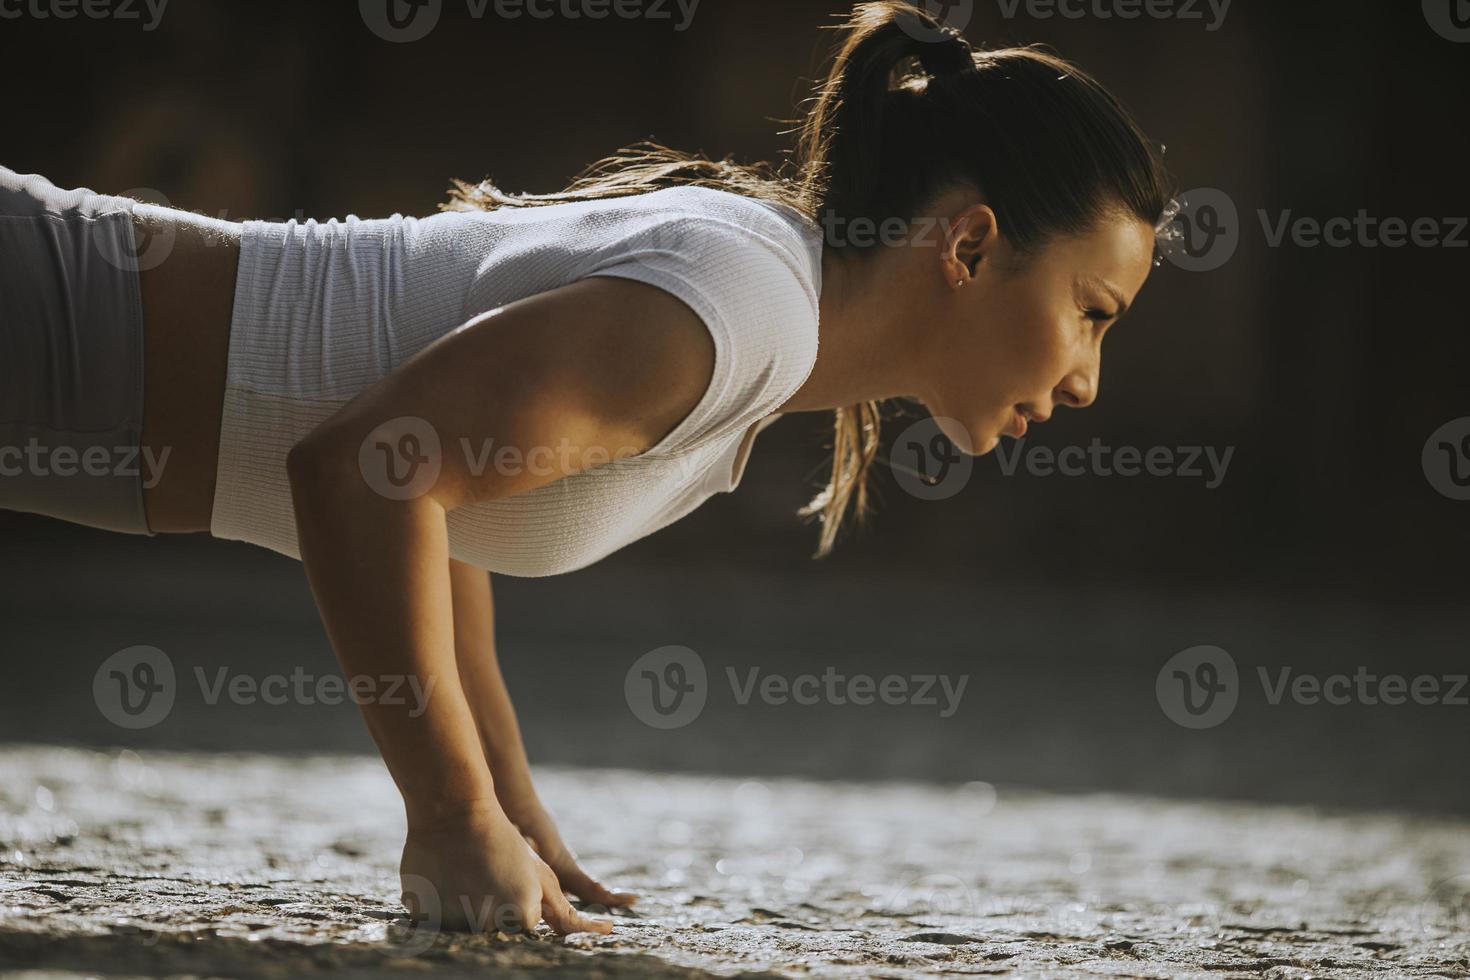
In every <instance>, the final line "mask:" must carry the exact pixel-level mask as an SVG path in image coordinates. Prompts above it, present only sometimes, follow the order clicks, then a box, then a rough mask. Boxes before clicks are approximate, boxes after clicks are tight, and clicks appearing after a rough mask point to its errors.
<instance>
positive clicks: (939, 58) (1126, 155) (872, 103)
mask: <svg viewBox="0 0 1470 980" xmlns="http://www.w3.org/2000/svg"><path fill="white" fill-rule="evenodd" d="M836 30H837V32H838V39H837V42H836V44H835V46H834V52H833V55H832V60H831V65H830V67H829V69H828V71H827V72H826V74H825V76H824V77H823V78H822V80H821V81H820V82H818V83H817V86H816V92H815V96H814V99H813V101H812V104H811V106H810V108H809V110H808V112H807V115H806V118H805V120H804V121H803V122H802V124H801V126H800V129H799V135H798V139H797V143H796V146H795V149H794V152H793V153H792V156H791V158H790V159H789V160H788V161H787V162H786V163H785V164H784V165H783V166H782V167H780V168H779V169H778V168H772V167H770V166H768V165H766V164H754V165H743V164H736V163H733V162H731V161H730V160H728V159H725V160H720V161H713V160H707V159H704V158H702V157H697V156H692V155H689V154H684V153H679V152H677V151H674V150H670V149H668V148H667V147H663V146H660V145H658V144H653V143H643V144H638V145H636V146H633V147H629V148H627V149H624V150H622V151H620V152H619V153H617V154H614V155H613V156H610V157H608V158H606V159H604V160H601V161H599V162H598V163H596V164H594V165H593V166H592V167H591V168H589V169H588V170H587V171H586V172H584V173H583V174H582V175H581V176H579V177H578V178H577V180H576V181H574V182H573V183H572V184H571V186H569V187H568V188H567V189H566V190H564V191H561V192H560V193H556V194H537V195H527V194H521V195H513V194H506V193H504V192H502V191H500V190H499V189H497V188H496V187H495V186H494V185H493V184H491V183H490V182H489V181H483V182H481V183H480V184H478V185H469V184H466V183H464V182H462V181H455V186H454V188H453V189H452V190H451V200H450V202H449V203H448V204H446V205H445V207H446V208H450V209H459V210H465V209H471V208H483V209H486V210H491V209H494V208H498V207H529V206H535V205H542V204H559V203H563V202H566V201H575V200H587V199H600V198H609V197H620V196H625V195H628V194H640V193H645V192H648V191H653V190H659V189H661V188H664V187H670V186H675V185H679V184H695V185H699V186H705V187H713V188H716V189H718V190H725V191H730V192H732V193H736V194H743V195H746V196H749V197H756V198H761V199H764V200H768V201H774V202H777V203H781V204H788V205H791V206H792V207H795V208H797V209H798V210H800V211H802V212H803V213H805V214H806V215H807V216H808V217H810V218H811V219H813V220H814V221H819V222H822V223H823V224H824V227H828V228H831V227H834V226H835V227H847V226H850V223H852V222H854V221H858V220H864V221H867V222H871V224H870V225H869V227H876V226H878V225H880V224H881V223H882V222H884V221H886V220H888V219H892V218H898V219H903V220H909V219H913V218H915V217H917V216H918V215H919V213H920V209H921V208H923V207H924V206H925V205H926V204H928V203H930V202H931V201H932V200H934V199H935V198H936V197H938V196H939V195H940V194H942V193H943V192H944V191H946V190H948V189H949V188H951V187H953V186H956V185H969V186H973V187H975V188H976V189H977V190H979V191H981V192H982V193H984V194H985V195H986V200H987V203H989V205H990V206H991V208H992V209H993V210H994V211H995V213H996V218H997V221H998V223H999V225H1000V228H1001V230H1002V233H1003V234H1004V235H1005V236H1006V238H1007V241H1008V242H1009V243H1010V244H1011V245H1012V247H1013V248H1015V249H1016V251H1017V252H1018V253H1019V254H1021V255H1022V256H1023V257H1024V256H1025V255H1027V254H1031V253H1034V252H1035V251H1036V250H1037V249H1039V248H1041V247H1043V246H1044V245H1045V244H1046V243H1047V242H1048V241H1051V240H1053V239H1055V238H1058V237H1062V236H1066V235H1070V234H1079V233H1084V232H1086V231H1088V230H1090V229H1091V228H1093V227H1094V226H1096V224H1097V223H1098V222H1099V221H1100V220H1101V219H1103V218H1104V217H1106V216H1108V215H1109V214H1115V213H1116V214H1121V215H1125V216H1129V217H1134V218H1137V219H1139V220H1142V221H1146V222H1148V223H1149V224H1150V225H1154V224H1156V223H1157V222H1158V221H1159V219H1160V217H1161V216H1162V214H1163V212H1164V209H1165V207H1166V205H1167V204H1168V201H1169V199H1170V197H1171V188H1170V186H1169V183H1168V179H1167V175H1166V174H1165V172H1164V169H1163V167H1162V165H1161V163H1160V161H1159V158H1158V156H1157V154H1156V153H1155V152H1154V150H1153V149H1152V146H1151V145H1150V144H1149V142H1148V141H1147V140H1146V139H1145V138H1144V136H1143V134H1142V133H1141V132H1140V131H1139V128H1138V126H1137V125H1136V124H1135V123H1134V121H1133V119H1132V118H1131V117H1130V116H1129V115H1128V113H1127V111H1126V110H1125V109H1124V108H1123V107H1122V106H1121V105H1119V104H1118V102H1117V100H1115V99H1114V98H1113V97H1112V96H1111V95H1110V94H1109V93H1108V92H1107V91H1106V90H1105V89H1104V88H1103V87H1102V86H1101V85H1099V84H1098V83H1097V82H1096V81H1094V80H1093V79H1092V78H1091V77H1089V76H1088V75H1087V74H1085V73H1084V72H1082V71H1081V70H1080V69H1078V68H1076V67H1075V66H1073V65H1071V64H1069V63H1068V62H1066V61H1064V60H1062V59H1061V58H1059V57H1057V56H1055V55H1053V54H1050V53H1047V52H1044V51H1042V50H1039V49H1036V48H1006V49H1000V50H994V51H986V50H974V49H972V48H971V47H970V45H969V44H968V43H967V42H966V41H965V39H964V38H963V37H962V36H960V35H959V33H958V32H956V31H954V30H953V29H951V28H949V27H946V26H945V25H944V24H943V23H941V22H939V21H938V20H936V19H935V18H934V17H932V16H930V15H929V14H928V13H927V12H925V11H923V10H921V9H920V8H918V7H916V6H913V5H911V4H909V3H905V2H901V0H876V2H871V3H862V4H859V5H858V6H857V7H855V8H854V9H853V11H852V14H851V15H850V16H849V17H847V18H846V19H845V20H844V21H843V23H841V24H840V25H838V26H837V27H836ZM859 241H862V242H863V243H864V244H863V245H859V244H855V243H857V242H859ZM871 241H872V239H870V238H862V239H860V238H859V236H856V235H854V236H848V235H842V236H839V238H838V239H837V240H834V239H832V238H829V239H828V241H827V243H826V247H827V250H828V251H829V252H835V253H837V255H838V257H839V258H841V259H844V260H854V261H861V260H862V259H863V257H864V255H865V253H867V252H868V251H869V250H870V249H871V248H872V247H873V246H872V244H870V243H871ZM881 422H882V406H881V405H880V404H879V403H878V402H864V403H861V404H858V405H853V406H849V407H846V408H840V409H838V410H837V411H836V418H835V426H834V430H833V444H832V454H833V458H832V470H831V476H830V478H829V480H828V483H827V486H826V487H825V488H824V489H823V490H822V491H821V492H820V493H818V494H817V495H816V497H814V498H813V499H812V501H811V502H810V503H808V504H807V505H806V506H805V507H803V508H802V509H801V511H800V512H799V513H800V514H801V515H802V516H803V517H808V518H810V517H816V518H819V519H820V521H821V524H822V530H821V535H820V539H819V543H818V548H817V556H818V557H821V556H824V555H826V554H828V553H830V552H831V550H832V547H833V545H834V544H835V542H836V539H837V532H838V530H839V528H840V525H841V523H842V520H843V518H844V515H847V514H849V513H851V515H852V516H853V518H854V519H855V520H856V521H858V522H861V521H862V520H863V519H864V518H865V517H866V515H867V513H868V509H869V501H868V492H867V477H868V474H869V472H870V469H871V467H872V465H873V463H874V461H875V460H876V458H877V455H878V448H879V435H880V431H879V430H880V427H881Z"/></svg>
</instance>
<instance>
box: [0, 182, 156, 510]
mask: <svg viewBox="0 0 1470 980" xmlns="http://www.w3.org/2000/svg"><path fill="white" fill-rule="evenodd" d="M136 205H137V202H136V201H133V200H131V199H129V198H123V197H108V196H104V195H99V194H93V193H92V192H91V191H88V190H86V189H79V190H62V189H60V188H58V187H55V186H54V185H52V184H51V183H50V182H49V181H47V180H46V179H45V178H43V177H39V176H37V175H35V174H18V173H15V172H14V171H11V170H7V169H5V168H4V167H0V509H3V510H16V511H26V512H29V513H35V514H46V515H49V516H52V517H58V518H61V519H63V520H67V521H71V522H73V523H76V524H85V525H88V526H90V527H98V528H104V529H106V530H110V531H122V532H125V533H129V534H151V533H152V532H150V531H149V530H148V522H147V519H146V516H145V514H144V510H143V484H144V480H145V479H156V477H157V474H156V473H153V472H151V467H150V464H149V462H148V460H147V458H146V457H144V456H143V454H142V453H141V451H140V437H141V434H142V428H143V307H142V302H141V300H140V298H139V291H138V271H137V270H138V260H137V258H136V254H137V253H136V243H135V242H134V239H133V221H132V211H133V208H134V207H135V206H136Z"/></svg>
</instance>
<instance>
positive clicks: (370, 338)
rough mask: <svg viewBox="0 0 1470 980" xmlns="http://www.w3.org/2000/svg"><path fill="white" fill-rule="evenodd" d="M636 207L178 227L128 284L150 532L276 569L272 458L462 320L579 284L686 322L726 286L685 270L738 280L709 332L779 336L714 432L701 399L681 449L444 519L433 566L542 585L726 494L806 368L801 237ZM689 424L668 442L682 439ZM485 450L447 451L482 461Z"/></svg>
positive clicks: (774, 225) (694, 204)
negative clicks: (203, 536) (631, 297)
mask: <svg viewBox="0 0 1470 980" xmlns="http://www.w3.org/2000/svg"><path fill="white" fill-rule="evenodd" d="M691 191H692V193H691ZM640 197H642V198H644V199H645V200H644V201H641V202H640V201H638V200H636V199H631V198H629V199H622V200H621V201H609V202H584V203H579V204H576V205H559V206H554V207H540V208H529V209H515V210H508V211H497V212H494V213H492V214H486V213H483V212H472V213H448V214H440V215H435V216H433V217H431V218H425V219H415V218H403V217H401V216H397V215H395V216H394V217H393V218H390V219H378V220H371V221H361V220H358V219H356V218H348V219H347V220H346V221H342V222H338V221H335V220H334V221H330V222H325V223H317V222H305V223H297V222H285V223H264V222H247V223H245V224H244V225H234V226H230V227H229V228H228V229H224V230H223V231H221V230H220V229H212V230H209V231H204V232H202V231H198V230H195V229H179V230H177V233H176V234H177V237H176V240H175V241H174V243H173V251H172V253H171V255H170V258H169V260H168V261H165V262H163V263H162V264H160V265H158V266H157V267H156V268H154V269H151V270H149V271H147V272H145V273H144V282H143V296H144V308H145V321H146V323H147V330H148V345H149V355H150V356H149V358H148V359H147V360H148V363H149V364H150V365H151V366H150V368H149V370H148V383H147V389H148V398H147V408H148V409H149V410H148V411H145V434H144V438H145V443H148V444H149V445H151V446H153V447H154V448H155V450H156V451H162V450H163V449H164V448H169V449H170V450H171V455H170V457H169V460H170V463H169V465H167V466H165V467H164V473H165V476H164V478H163V479H161V480H160V481H159V482H158V484H157V485H156V486H155V487H153V488H151V489H149V490H146V491H145V494H146V495H147V496H146V500H147V503H148V507H149V514H150V521H151V522H152V524H153V526H154V530H160V531H164V530H210V531H211V532H213V533H214V534H215V535H216V536H219V537H225V538H233V539H239V540H248V541H252V542H253V543H257V544H261V545H263V546H265V547H269V548H272V549H273V550H276V551H279V552H282V553H284V554H290V555H294V554H295V553H296V551H295V531H294V520H293V519H292V515H291V512H290V506H289V492H288V488H287V487H286V486H285V483H284V469H283V465H282V463H283V459H284V453H285V452H286V451H287V450H288V449H289V448H290V445H292V444H294V442H295V441H296V440H298V439H299V438H300V437H301V436H302V435H304V434H305V433H306V432H308V431H310V429H311V428H312V427H314V426H315V425H316V424H318V423H319V422H320V421H322V420H324V419H325V418H326V417H328V416H329V415H330V414H332V413H333V412H334V411H335V410H336V409H337V408H338V407H340V405H341V404H344V403H345V402H346V401H347V400H348V399H350V398H351V397H353V396H354V395H355V394H356V393H357V392H359V391H361V390H362V389H363V388H364V387H366V386H368V385H370V384H372V383H373V382H374V381H376V380H377V379H378V378H381V377H383V376H384V375H386V374H387V373H388V372H390V371H392V370H393V369H394V368H395V367H396V366H398V365H399V364H401V363H403V361H405V360H406V359H408V358H409V357H411V356H413V354H414V353H416V352H417V351H418V350H421V349H422V348H423V347H424V346H427V345H428V344H429V343H432V342H433V341H434V340H436V339H438V338H439V337H441V336H443V335H444V334H445V333H447V332H448V331H450V330H452V329H454V328H455V327H457V326H459V325H460V324H461V323H463V322H464V321H465V320H467V319H469V318H471V317H473V316H474V315H477V314H478V313H480V312H484V311H486V310H489V309H494V308H496V307H498V306H502V305H505V304H507V303H509V302H513V301H515V300H516V299H519V298H522V297H524V296H529V295H533V294H535V293H538V292H541V291H544V290H547V289H553V288H556V287H558V286H560V285H564V284H566V283H567V282H570V281H574V280H575V279H578V278H581V277H583V276H585V275H588V274H613V275H620V274H621V275H629V276H630V277H632V278H641V279H643V280H644V281H652V282H654V284H656V285H664V286H666V287H667V288H678V289H682V290H685V291H686V292H687V291H688V290H690V289H691V288H692V289H693V292H694V294H695V295H693V296H686V297H685V298H686V301H688V302H690V303H691V305H695V304H696V303H703V302H705V301H706V293H709V294H712V295H721V294H720V290H721V289H728V288H729V287H728V286H723V285H720V284H719V283H717V282H715V281H714V279H712V278H711V276H712V275H713V274H712V273H709V272H705V271H702V270H695V269H694V267H693V266H692V265H691V264H690V263H695V262H707V263H708V264H709V266H710V268H711V269H716V268H729V267H730V266H731V265H732V264H733V265H736V266H739V265H741V263H745V264H746V266H747V268H748V269H749V270H752V272H751V275H752V276H753V278H754V281H752V282H751V283H750V284H749V288H742V289H740V290H739V291H738V292H729V293H726V294H724V295H723V298H721V299H720V300H719V301H718V302H715V305H718V306H721V307H722V311H721V312H720V313H707V314H706V319H709V318H710V317H711V316H716V315H723V312H724V310H725V309H730V310H731V312H730V315H731V316H737V314H735V313H734V312H733V308H734V307H736V306H739V307H740V312H739V314H738V318H739V319H741V320H742V324H741V329H746V327H745V325H744V323H743V321H745V320H751V321H756V325H755V326H752V327H750V328H749V329H751V330H755V329H760V330H764V331H766V332H767V334H770V333H771V331H772V330H773V328H772V326H771V325H770V324H771V321H773V320H776V319H782V320H790V321H792V322H791V324H790V330H789V331H786V330H785V329H782V330H780V331H777V332H776V333H775V334H774V336H775V338H776V339H775V342H774V346H775V347H777V348H780V349H779V350H777V351H775V353H773V354H772V353H769V352H765V351H764V348H763V347H762V348H761V352H760V356H762V357H765V358H766V359H767V360H768V361H769V363H760V364H757V363H755V362H754V360H753V357H754V355H753V354H747V353H744V352H743V350H742V349H739V348H735V347H732V348H731V350H732V353H730V354H729V355H728V356H727V357H726V359H725V360H726V361H727V362H728V363H726V364H724V365H723V368H724V374H725V375H726V376H727V377H726V378H725V380H726V382H727V385H726V387H727V388H730V389H731V390H730V391H729V392H727V393H726V401H730V402H731V405H730V406H727V410H726V415H727V416H728V417H724V418H721V419H716V418H715V417H714V415H713V414H711V413H712V412H713V410H714V409H717V408H719V406H718V405H717V404H716V403H717V401H718V399H716V397H715V395H716V394H717V393H716V392H714V390H713V389H714V388H715V387H716V386H715V385H713V384H712V386H711V389H712V391H711V394H710V395H709V396H707V398H706V402H708V403H709V404H708V405H707V406H704V407H706V408H708V409H710V410H711V413H707V414H710V417H709V418H708V419H705V420H704V422H703V424H702V428H699V429H698V432H697V435H698V438H697V439H694V440H689V439H685V440H684V442H685V443H687V445H688V447H689V448H688V451H685V452H680V453H678V454H671V455H669V456H668V457H666V458H665V457H658V458H640V459H633V460H622V461H618V462H617V463H614V464H612V465H610V466H608V467H602V468H599V471H597V472H595V473H588V474H576V475H574V476H572V477H565V478H563V479H561V480H558V481H556V483H553V484H551V485H548V486H545V487H542V488H540V489H539V490H538V491H533V492H532V493H531V494H526V495H522V497H521V498H515V499H505V500H497V501H489V502H487V503H486V504H483V505H476V506H475V507H473V508H465V509H462V510H460V511H456V512H455V513H454V514H452V515H450V536H451V550H452V551H453V552H454V553H455V555H456V557H460V558H462V559H464V560H467V561H470V562H471V563H473V564H477V565H480V566H481V567H487V568H491V569H492V570H500V571H504V572H508V573H511V574H523V575H539V574H554V573H556V572H560V571H566V570H570V569H572V568H575V567H581V566H582V565H585V564H589V563H590V562H591V561H595V560H596V559H597V558H599V557H601V556H602V555H603V554H605V553H607V552H608V551H611V550H615V549H616V548H617V547H621V546H622V545H623V544H626V543H628V541H630V540H634V539H636V538H637V537H641V536H643V534H646V533H649V531H651V530H653V529H656V528H657V527H661V526H664V525H665V524H667V523H670V522H672V521H673V520H677V519H678V518H679V517H681V516H683V514H685V513H687V512H688V511H690V510H692V509H693V508H694V507H696V506H698V504H699V503H701V502H702V501H703V500H704V499H706V498H707V497H708V496H710V495H712V494H713V493H718V492H724V491H727V490H730V489H733V488H734V487H735V485H737V484H738V483H739V480H740V477H741V473H742V471H743V469H744V463H745V459H746V457H747V455H748V453H749V451H750V446H751V441H752V440H753V438H754V434H755V432H756V431H758V428H759V426H757V424H756V423H758V422H762V421H763V420H764V421H766V422H768V421H769V420H770V417H771V416H770V413H771V411H773V410H774V406H775V405H779V404H780V403H781V401H783V400H784V399H785V398H787V397H789V396H790V394H791V393H792V392H793V391H794V390H795V388H796V387H798V386H799V385H800V383H801V381H802V380H804V379H805V377H806V375H807V374H808V373H809V372H810V369H811V365H812V363H813V362H814V359H815V348H816V330H815V326H816V323H815V316H816V303H817V296H818V295H819V277H820V244H819V237H818V238H813V237H812V235H813V233H812V231H811V229H809V228H804V227H801V226H800V224H799V218H798V219H795V220H793V218H792V216H791V215H788V214H784V213H783V212H782V211H781V210H778V209H775V208H771V207H769V206H767V205H760V204H758V203H757V202H752V201H749V200H748V199H743V198H736V197H735V196H734V195H726V194H719V193H715V192H708V191H699V190H697V189H680V190H679V191H677V192H661V193H660V195H641V196H640ZM690 211H694V212H696V213H697V214H698V216H699V218H700V219H701V220H700V221H699V222H698V223H697V224H696V225H694V226H693V227H694V231H693V232H692V233H691V231H690V227H691V226H690V225H689V224H688V223H680V222H678V221H670V220H669V217H668V216H669V215H671V214H681V213H686V212H690ZM792 214H794V212H793V213H792ZM726 225H732V226H733V225H739V226H740V228H741V230H740V232H739V239H738V240H737V239H736V238H735V237H734V236H732V235H730V234H728V233H725V232H720V233H719V234H713V232H715V231H719V229H721V228H722V227H724V226H726ZM143 230H145V231H146V230H149V229H143ZM153 231H154V232H155V233H156V231H157V229H153ZM691 234H692V235H693V240H690V236H691ZM747 240H754V241H758V242H760V243H761V246H762V247H760V248H757V249H756V251H760V252H761V253H762V255H763V259H762V260H761V262H762V264H759V265H752V264H750V263H749V262H748V261H747V259H746V256H747V255H750V254H754V253H753V252H752V249H751V245H750V244H748V241H747ZM721 249H729V250H733V252H732V254H730V255H723V256H722V255H718V254H708V255H707V256H706V258H703V259H694V258H689V257H688V256H681V257H680V258H679V259H678V260H677V261H674V260H670V262H671V265H670V268H668V269H665V268H664V267H663V264H664V261H665V259H666V258H667V256H668V255H672V254H673V253H676V252H703V253H712V252H718V251H719V250H721ZM635 251H636V252H637V254H638V255H639V256H640V258H639V260H638V261H637V262H636V263H633V265H634V266H635V267H634V268H632V269H631V270H629V269H628V268H627V267H626V266H627V264H628V263H627V262H625V259H626V258H627V254H629V253H631V252H635ZM771 254H774V255H775V256H777V257H778V259H779V261H778V262H773V261H772V260H771V258H770V255H771ZM681 262H682V263H683V264H679V263H681ZM650 266H651V267H652V268H650ZM620 269H621V271H619V270H620ZM691 270H693V271H691ZM700 277H704V278H705V279H708V280H709V281H710V283H711V284H710V285H709V286H708V289H707V288H706V284H705V283H703V282H700V281H698V280H700ZM671 278H672V279H673V280H679V279H681V278H682V279H684V280H691V279H692V280H696V282H695V285H694V286H693V287H691V286H689V284H688V283H687V282H686V283H683V284H682V285H681V283H679V282H677V281H674V282H671V281H670V279H671ZM747 294H749V295H750V296H751V297H752V298H751V299H748V300H747V299H746V298H745V297H746V295H747ZM732 297H739V298H738V299H736V298H732ZM711 302H714V301H711ZM702 312H705V311H702ZM788 334H789V336H788ZM761 336H762V337H763V338H764V337H765V336H766V334H762V335H761ZM762 343H764V341H762ZM757 346H759V345H757ZM765 346H766V347H769V346H771V345H770V344H765ZM737 354H738V355H739V356H736V355H737ZM737 375H738V376H739V377H738V379H737ZM737 381H738V383H736V382H737ZM732 400H738V404H735V402H734V401H732ZM696 414H697V413H696ZM691 419H692V417H691ZM699 425H700V423H699V422H698V420H694V421H689V422H687V424H686V427H685V428H686V431H687V432H688V433H695V427H696V426H699ZM676 431H678V430H676ZM496 448H498V447H493V446H484V447H443V451H467V452H475V453H477V454H480V455H481V456H484V454H486V453H487V452H488V453H493V452H494V450H495V449H496ZM484 458H490V457H484Z"/></svg>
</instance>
